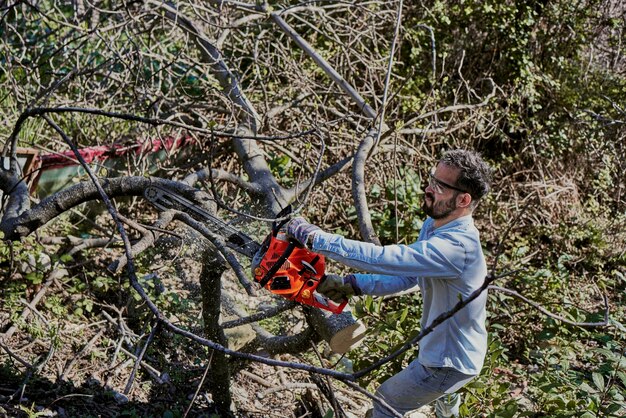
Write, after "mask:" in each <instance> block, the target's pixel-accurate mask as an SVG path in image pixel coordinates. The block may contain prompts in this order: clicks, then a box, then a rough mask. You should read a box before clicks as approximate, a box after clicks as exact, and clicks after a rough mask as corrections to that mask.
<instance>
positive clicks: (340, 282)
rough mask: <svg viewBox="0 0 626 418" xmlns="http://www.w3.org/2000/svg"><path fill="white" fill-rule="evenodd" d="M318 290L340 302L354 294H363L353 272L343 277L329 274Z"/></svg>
mask: <svg viewBox="0 0 626 418" xmlns="http://www.w3.org/2000/svg"><path fill="white" fill-rule="evenodd" d="M316 290H317V291H318V292H319V293H321V294H323V295H324V296H326V297H328V298H329V299H330V300H332V301H333V302H336V303H340V302H342V301H343V300H344V299H347V298H348V297H350V296H352V295H357V296H358V295H360V294H361V289H359V286H358V285H357V283H356V277H355V276H354V275H353V274H349V275H347V276H343V277H342V276H338V275H336V274H327V275H326V278H325V279H324V280H323V281H322V282H321V283H320V284H319V285H318V286H317V289H316Z"/></svg>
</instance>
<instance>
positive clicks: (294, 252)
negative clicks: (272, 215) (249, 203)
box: [144, 186, 348, 314]
mask: <svg viewBox="0 0 626 418" xmlns="http://www.w3.org/2000/svg"><path fill="white" fill-rule="evenodd" d="M144 197H145V198H146V199H147V200H148V202H150V203H151V204H152V205H153V206H155V207H156V208H157V209H159V210H162V211H165V210H169V209H175V210H178V211H181V212H185V213H187V214H188V215H189V216H191V217H192V218H194V219H195V220H197V221H198V222H202V223H204V225H205V226H206V227H207V228H208V229H210V230H211V231H212V232H214V233H215V234H217V235H220V236H222V237H223V238H224V241H225V243H226V246H228V247H229V248H231V249H233V250H235V251H237V252H238V253H240V254H242V255H244V256H246V257H248V258H250V259H252V276H253V277H254V280H255V281H256V282H257V283H259V285H260V286H261V287H264V288H266V289H267V290H269V291H270V292H272V293H274V294H276V295H279V296H282V297H284V298H286V299H289V300H293V301H295V302H299V303H302V304H304V305H309V306H314V307H316V308H320V309H324V310H327V311H330V312H332V313H334V314H339V313H341V312H342V311H343V309H344V307H345V306H346V304H347V303H348V300H347V299H345V300H343V301H341V302H340V303H336V302H334V301H333V300H331V299H329V298H327V297H326V296H324V295H322V294H320V293H318V292H316V291H315V289H317V286H319V284H320V283H321V282H322V281H324V279H325V278H326V274H325V268H326V262H325V259H324V256H323V255H321V254H317V253H314V252H312V251H309V250H308V249H306V248H304V247H302V246H301V245H300V244H299V243H298V242H297V241H295V240H293V239H290V238H288V237H287V234H286V233H285V231H284V228H283V227H284V225H285V224H286V222H287V221H282V222H274V223H273V224H272V231H271V232H270V233H269V234H268V235H267V237H266V238H265V239H264V240H263V242H262V243H261V244H259V243H258V242H256V241H255V240H254V239H253V238H251V237H249V236H248V235H246V234H244V233H243V232H241V231H239V230H238V229H237V228H235V227H234V226H232V225H231V224H230V223H227V222H225V221H224V220H222V219H220V218H218V217H216V216H214V215H212V214H211V213H209V212H208V211H206V210H204V209H203V208H202V207H200V206H198V205H195V204H194V203H193V202H191V201H190V200H188V199H186V198H184V197H183V196H180V195H179V194H177V193H175V192H172V191H170V190H167V189H164V188H162V187H157V186H149V187H147V188H146V189H145V190H144ZM290 210H291V209H290V207H287V208H285V210H283V211H282V212H281V213H279V214H278V217H279V218H280V217H283V216H287V215H288V214H289V212H290Z"/></svg>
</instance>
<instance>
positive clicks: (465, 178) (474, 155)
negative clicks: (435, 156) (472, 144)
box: [439, 149, 492, 203]
mask: <svg viewBox="0 0 626 418" xmlns="http://www.w3.org/2000/svg"><path fill="white" fill-rule="evenodd" d="M439 162H440V163H443V164H446V165H449V166H451V167H455V168H458V169H459V170H460V171H461V172H460V173H459V178H458V179H457V181H456V183H457V185H458V186H459V188H460V189H463V190H465V191H467V193H469V194H470V195H471V196H472V200H473V201H474V202H475V203H478V200H480V199H481V198H482V197H483V196H485V195H486V194H487V193H489V189H490V186H491V176H492V172H491V167H489V165H488V164H487V163H486V162H485V161H484V160H483V159H482V157H481V155H480V154H479V153H478V152H475V151H470V150H464V149H457V150H451V151H447V152H446V153H444V154H443V156H442V157H441V159H440V160H439Z"/></svg>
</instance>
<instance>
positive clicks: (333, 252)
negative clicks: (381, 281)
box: [312, 231, 466, 278]
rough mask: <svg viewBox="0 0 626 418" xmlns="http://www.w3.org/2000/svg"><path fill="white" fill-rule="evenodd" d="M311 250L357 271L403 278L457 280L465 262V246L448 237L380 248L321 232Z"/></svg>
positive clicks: (443, 236)
mask: <svg viewBox="0 0 626 418" xmlns="http://www.w3.org/2000/svg"><path fill="white" fill-rule="evenodd" d="M312 249H313V251H315V252H317V253H320V254H323V255H324V256H326V257H328V258H330V259H332V260H335V261H338V262H340V263H342V264H345V265H347V266H349V267H352V268H354V269H358V270H361V271H364V272H367V273H374V274H382V275H390V276H401V277H415V276H416V277H435V278H458V277H460V275H461V273H462V272H463V269H464V267H465V258H466V252H465V248H464V247H463V244H462V243H461V242H460V241H459V240H458V239H455V238H454V237H453V236H451V235H447V234H441V235H435V236H433V237H431V238H429V239H428V240H422V241H417V242H415V243H413V244H411V245H400V244H398V245H385V246H378V245H375V244H371V243H367V242H361V241H355V240H349V239H346V238H344V237H342V236H340V235H336V234H330V233H328V232H321V231H320V232H318V233H316V234H315V237H314V239H313V248H312Z"/></svg>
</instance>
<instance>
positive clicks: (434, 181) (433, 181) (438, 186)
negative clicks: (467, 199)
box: [428, 167, 469, 194]
mask: <svg viewBox="0 0 626 418" xmlns="http://www.w3.org/2000/svg"><path fill="white" fill-rule="evenodd" d="M428 185H429V186H430V187H431V188H432V189H433V190H434V191H435V192H437V193H439V194H442V193H443V192H444V189H443V188H444V187H446V188H448V189H452V190H456V191H457V192H461V193H469V192H468V191H467V190H463V189H461V188H458V187H456V186H453V185H451V184H448V183H446V182H443V181H441V180H439V179H438V178H437V177H435V167H433V168H432V169H431V170H430V173H428Z"/></svg>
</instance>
